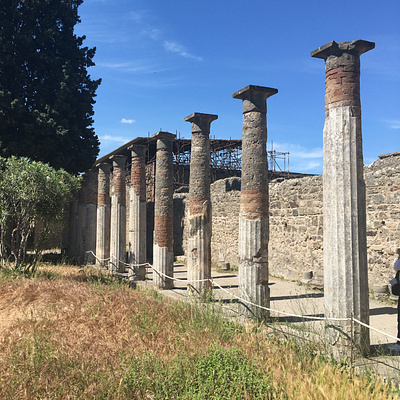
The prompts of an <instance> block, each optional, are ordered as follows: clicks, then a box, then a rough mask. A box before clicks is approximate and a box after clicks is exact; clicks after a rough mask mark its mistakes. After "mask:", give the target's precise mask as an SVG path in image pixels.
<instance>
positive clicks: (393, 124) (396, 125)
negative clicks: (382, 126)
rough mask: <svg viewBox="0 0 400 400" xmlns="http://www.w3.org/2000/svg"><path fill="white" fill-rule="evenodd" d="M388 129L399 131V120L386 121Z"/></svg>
mask: <svg viewBox="0 0 400 400" xmlns="http://www.w3.org/2000/svg"><path fill="white" fill-rule="evenodd" d="M387 124H388V125H389V128H390V129H400V120H391V121H387Z"/></svg>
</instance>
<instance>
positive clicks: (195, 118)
mask: <svg viewBox="0 0 400 400" xmlns="http://www.w3.org/2000/svg"><path fill="white" fill-rule="evenodd" d="M217 118H218V116H217V115H213V114H202V113H193V114H191V115H189V116H187V117H186V118H185V121H187V122H191V125H192V143H191V152H190V180H189V215H188V239H187V241H188V248H187V268H188V281H191V280H192V281H198V280H203V279H211V235H212V224H211V199H210V139H209V136H210V125H211V122H212V121H215V120H216V119H217ZM188 287H189V288H190V289H192V293H193V294H195V295H200V296H201V297H205V298H206V297H207V292H208V291H209V289H210V288H211V283H210V282H188Z"/></svg>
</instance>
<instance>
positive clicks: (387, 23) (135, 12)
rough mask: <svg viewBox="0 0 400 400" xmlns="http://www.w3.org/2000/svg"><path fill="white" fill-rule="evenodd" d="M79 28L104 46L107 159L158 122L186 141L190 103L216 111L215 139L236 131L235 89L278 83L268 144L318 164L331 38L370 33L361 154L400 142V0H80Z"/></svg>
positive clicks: (304, 168)
mask: <svg viewBox="0 0 400 400" xmlns="http://www.w3.org/2000/svg"><path fill="white" fill-rule="evenodd" d="M79 15H80V16H81V19H82V23H81V24H79V25H78V26H77V28H76V33H77V34H78V35H83V34H84V35H86V37H87V39H86V41H85V45H86V46H89V47H93V46H95V47H96V48H97V52H96V56H95V59H94V61H95V63H96V66H95V67H92V68H90V70H89V71H90V74H91V75H92V77H93V78H98V77H101V78H102V79H103V82H102V84H101V86H100V88H99V89H98V92H97V98H96V105H95V116H94V119H95V124H94V127H95V130H96V133H97V135H98V136H99V139H100V142H101V147H100V154H99V157H100V156H103V155H105V154H107V153H109V152H111V151H112V150H114V149H115V148H117V147H119V146H121V145H122V144H124V143H125V142H127V141H129V140H132V139H134V138H135V137H137V136H148V135H152V134H154V133H155V132H157V131H159V130H163V131H168V132H172V133H178V135H179V134H180V136H181V137H185V138H190V136H191V127H190V123H188V122H185V121H184V118H185V117H186V116H187V115H189V114H191V113H192V112H203V113H210V114H217V115H218V120H216V121H214V122H213V123H212V125H211V136H212V137H214V136H215V138H221V139H229V138H232V139H241V135H242V104H241V101H240V100H236V99H233V98H232V94H233V93H234V92H236V91H237V90H239V89H241V88H243V87H244V86H247V85H249V84H252V85H260V86H268V87H272V88H277V89H278V91H279V92H278V94H276V95H275V96H273V97H270V98H269V99H268V101H267V109H268V113H267V126H268V149H270V147H271V142H273V146H274V149H275V150H277V151H282V152H289V153H290V156H289V160H290V170H291V171H293V172H304V173H322V130H323V125H324V91H325V87H324V77H325V72H324V61H323V60H321V59H314V58H311V56H310V52H311V51H312V50H315V49H316V48H317V47H319V46H322V45H324V44H326V43H327V42H329V41H331V40H335V41H337V42H342V41H348V40H356V39H364V40H369V41H372V42H375V44H376V47H375V49H374V50H371V51H370V52H368V53H365V54H363V55H362V56H361V106H362V124H363V145H364V163H365V164H369V163H371V162H373V161H375V160H376V159H377V158H378V155H379V154H384V153H390V152H395V151H400V146H399V135H400V1H399V0H382V1H376V0H374V1H370V0H362V1H361V0H357V1H355V0H346V1H345V0H335V1H329V2H328V1H322V0H302V1H300V0H275V1H271V0H253V1H244V0H242V1H238V0H229V1H227V0H214V1H210V0H202V1H191V0H185V1H184V0H172V1H165V0H163V1H162V0H84V3H83V4H82V5H81V6H80V8H79Z"/></svg>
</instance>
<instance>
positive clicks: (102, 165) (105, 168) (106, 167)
mask: <svg viewBox="0 0 400 400" xmlns="http://www.w3.org/2000/svg"><path fill="white" fill-rule="evenodd" d="M96 167H97V168H98V169H99V170H101V171H103V173H105V174H108V173H110V170H111V167H112V165H111V164H110V163H99V164H96Z"/></svg>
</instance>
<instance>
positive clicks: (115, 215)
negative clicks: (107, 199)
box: [110, 155, 126, 272]
mask: <svg viewBox="0 0 400 400" xmlns="http://www.w3.org/2000/svg"><path fill="white" fill-rule="evenodd" d="M112 161H113V175H112V187H111V190H112V191H111V232H110V269H111V270H113V271H119V272H124V271H125V269H126V266H125V262H126V188H125V161H126V156H122V155H115V156H112Z"/></svg>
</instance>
